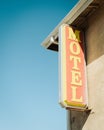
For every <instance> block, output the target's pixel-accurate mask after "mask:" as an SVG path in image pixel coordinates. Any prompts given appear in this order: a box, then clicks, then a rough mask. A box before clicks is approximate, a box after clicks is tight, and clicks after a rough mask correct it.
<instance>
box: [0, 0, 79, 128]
mask: <svg viewBox="0 0 104 130" xmlns="http://www.w3.org/2000/svg"><path fill="white" fill-rule="evenodd" d="M77 1H78V0H0V130H65V129H66V110H65V109H63V108H61V107H60V105H59V104H58V98H59V95H58V53H57V52H53V51H47V50H45V49H44V48H43V47H42V46H41V43H42V41H43V40H44V39H45V38H46V37H47V35H48V34H49V33H50V32H51V31H52V30H53V29H54V28H55V26H56V25H57V24H58V23H59V22H60V21H61V20H62V18H64V16H65V15H66V14H67V13H68V12H69V11H70V9H71V8H72V7H73V6H74V5H75V4H76V2H77Z"/></svg>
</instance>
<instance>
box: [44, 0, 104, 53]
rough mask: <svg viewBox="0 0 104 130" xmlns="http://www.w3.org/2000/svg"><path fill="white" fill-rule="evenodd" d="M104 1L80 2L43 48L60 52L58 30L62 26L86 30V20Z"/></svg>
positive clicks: (84, 0) (53, 32)
mask: <svg viewBox="0 0 104 130" xmlns="http://www.w3.org/2000/svg"><path fill="white" fill-rule="evenodd" d="M102 3H103V4H104V0H80V1H79V2H78V3H77V4H76V5H75V7H74V8H73V9H72V10H71V11H70V12H69V13H68V14H67V15H66V16H65V18H64V19H63V20H62V21H61V22H60V23H59V24H58V25H57V26H56V28H55V29H54V30H53V31H52V32H51V33H50V34H49V35H48V37H47V38H46V39H45V40H44V41H43V43H42V46H43V47H45V48H46V49H50V50H54V51H58V30H59V27H60V26H61V25H62V24H69V25H71V26H74V27H77V28H81V29H84V28H86V19H87V18H88V17H89V16H90V15H91V14H92V13H93V12H94V11H95V10H96V9H98V8H99V7H100V6H101V5H102Z"/></svg>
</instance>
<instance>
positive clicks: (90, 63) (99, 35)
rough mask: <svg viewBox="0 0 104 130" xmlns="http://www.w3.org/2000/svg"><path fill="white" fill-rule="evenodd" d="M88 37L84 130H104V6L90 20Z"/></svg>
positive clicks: (87, 31) (86, 34)
mask: <svg viewBox="0 0 104 130" xmlns="http://www.w3.org/2000/svg"><path fill="white" fill-rule="evenodd" d="M85 36H86V50H87V79H88V101H89V108H91V109H92V111H91V114H90V115H89V117H88V119H87V121H86V123H85V125H84V127H83V130H99V129H100V130H104V124H103V123H104V5H103V6H102V7H101V8H100V9H98V10H97V11H96V12H95V13H94V14H93V15H92V16H90V18H89V19H88V29H87V30H86V33H85Z"/></svg>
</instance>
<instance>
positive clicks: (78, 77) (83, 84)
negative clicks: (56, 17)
mask: <svg viewBox="0 0 104 130" xmlns="http://www.w3.org/2000/svg"><path fill="white" fill-rule="evenodd" d="M69 48H70V49H69ZM69 50H70V51H71V52H69ZM69 59H70V60H69ZM87 94H88V93H87V79H86V63H85V51H84V34H83V31H81V30H78V29H76V28H73V27H71V26H69V25H67V24H63V25H61V26H60V28H59V103H60V104H61V106H62V107H65V108H75V109H86V108H88V96H87Z"/></svg>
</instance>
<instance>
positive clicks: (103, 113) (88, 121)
mask: <svg viewBox="0 0 104 130" xmlns="http://www.w3.org/2000/svg"><path fill="white" fill-rule="evenodd" d="M64 23H65V24H69V25H71V26H73V27H76V28H78V29H81V30H83V32H84V39H85V40H84V43H85V57H86V69H87V87H88V88H87V89H88V111H75V110H67V111H68V123H67V124H68V130H99V129H100V130H103V129H104V125H103V122H104V0H80V1H79V2H78V3H77V4H76V5H75V7H74V8H73V9H72V10H71V11H70V12H69V13H68V15H67V16H66V17H65V18H64V19H63V20H62V21H61V22H60V23H59V25H58V26H57V27H56V28H55V29H54V30H53V31H52V33H50V34H49V36H48V37H47V38H46V39H45V40H44V41H43V43H42V45H43V46H44V47H45V48H47V49H50V50H54V51H58V44H59V38H58V30H59V27H60V25H62V24H64Z"/></svg>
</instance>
